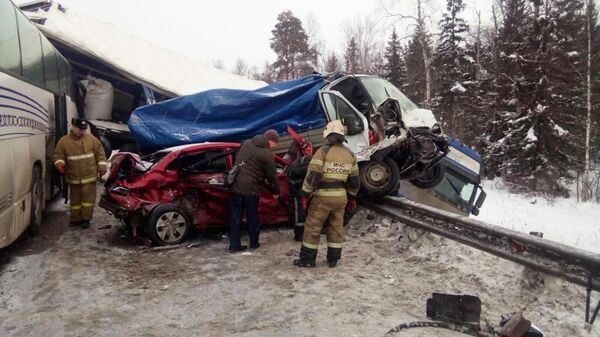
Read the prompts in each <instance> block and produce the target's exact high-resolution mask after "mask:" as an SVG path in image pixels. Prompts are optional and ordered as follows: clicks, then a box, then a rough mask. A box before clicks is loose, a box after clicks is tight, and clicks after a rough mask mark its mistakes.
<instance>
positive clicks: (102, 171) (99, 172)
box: [98, 166, 106, 177]
mask: <svg viewBox="0 0 600 337" xmlns="http://www.w3.org/2000/svg"><path fill="white" fill-rule="evenodd" d="M105 174H106V167H104V166H100V167H99V168H98V177H102V176H103V175H105Z"/></svg>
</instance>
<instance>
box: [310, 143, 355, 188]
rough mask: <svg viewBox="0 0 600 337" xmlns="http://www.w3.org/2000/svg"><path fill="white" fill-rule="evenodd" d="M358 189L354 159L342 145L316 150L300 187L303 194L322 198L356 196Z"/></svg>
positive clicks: (327, 146)
mask: <svg viewBox="0 0 600 337" xmlns="http://www.w3.org/2000/svg"><path fill="white" fill-rule="evenodd" d="M359 188H360V183H359V177H358V164H357V163H356V157H355V156H354V154H353V153H352V152H351V151H350V150H349V149H348V148H346V147H345V146H344V145H342V144H333V145H326V146H323V147H321V148H320V149H319V150H317V152H316V153H315V155H314V156H313V158H312V160H311V161H310V164H309V165H308V172H307V173H306V178H305V179H304V184H303V185H302V191H304V192H305V193H312V192H314V193H315V194H316V195H319V196H323V197H338V196H346V194H348V195H351V196H356V194H357V193H358V189H359Z"/></svg>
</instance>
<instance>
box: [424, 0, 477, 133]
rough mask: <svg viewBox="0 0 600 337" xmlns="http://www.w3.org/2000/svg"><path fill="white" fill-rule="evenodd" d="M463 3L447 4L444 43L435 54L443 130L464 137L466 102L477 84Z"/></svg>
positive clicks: (438, 108)
mask: <svg viewBox="0 0 600 337" xmlns="http://www.w3.org/2000/svg"><path fill="white" fill-rule="evenodd" d="M464 9H465V5H464V4H463V1H462V0H447V2H446V12H445V13H444V15H443V18H442V20H441V21H440V28H441V33H440V40H439V44H438V47H437V49H436V52H435V57H434V59H435V61H434V67H435V71H436V74H437V76H436V97H435V103H434V107H435V110H436V112H437V116H438V117H439V119H440V121H441V122H442V125H443V127H444V128H445V129H446V131H447V132H449V133H450V134H454V135H457V136H460V135H461V134H463V133H464V128H465V125H464V122H465V118H466V116H465V114H466V111H465V105H464V102H463V101H464V98H465V97H467V96H468V89H467V88H466V87H468V86H470V84H471V83H473V82H474V80H475V78H474V77H473V76H472V73H471V72H470V69H469V68H471V67H472V65H473V63H474V60H473V58H472V57H471V56H469V55H467V49H466V34H467V32H468V30H469V27H468V26H467V24H466V23H465V21H464V19H463V18H462V17H461V14H462V12H463V11H464Z"/></svg>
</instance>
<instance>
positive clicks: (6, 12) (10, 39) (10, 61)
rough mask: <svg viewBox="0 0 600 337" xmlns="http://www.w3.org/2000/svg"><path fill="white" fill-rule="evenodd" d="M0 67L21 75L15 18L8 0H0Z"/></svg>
mask: <svg viewBox="0 0 600 337" xmlns="http://www.w3.org/2000/svg"><path fill="white" fill-rule="evenodd" d="M0 69H2V70H5V71H8V72H11V73H13V74H15V75H21V53H20V52H19V35H18V34H17V18H16V16H15V9H14V7H13V4H12V3H11V2H10V1H9V0H0Z"/></svg>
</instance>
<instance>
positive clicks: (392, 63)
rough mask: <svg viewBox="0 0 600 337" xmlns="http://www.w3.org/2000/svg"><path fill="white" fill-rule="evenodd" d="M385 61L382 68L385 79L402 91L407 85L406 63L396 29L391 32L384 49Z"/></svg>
mask: <svg viewBox="0 0 600 337" xmlns="http://www.w3.org/2000/svg"><path fill="white" fill-rule="evenodd" d="M385 60H386V61H387V63H386V64H385V68H384V74H385V78H386V79H387V80H388V81H390V82H391V83H392V84H393V85H395V86H396V87H398V88H399V89H400V90H404V87H405V86H406V85H407V84H408V79H407V74H406V73H407V70H406V62H405V60H404V53H403V52H402V45H400V40H399V39H398V34H396V29H394V30H393V31H392V35H391V36H390V39H389V41H388V45H387V47H386V49H385Z"/></svg>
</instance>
